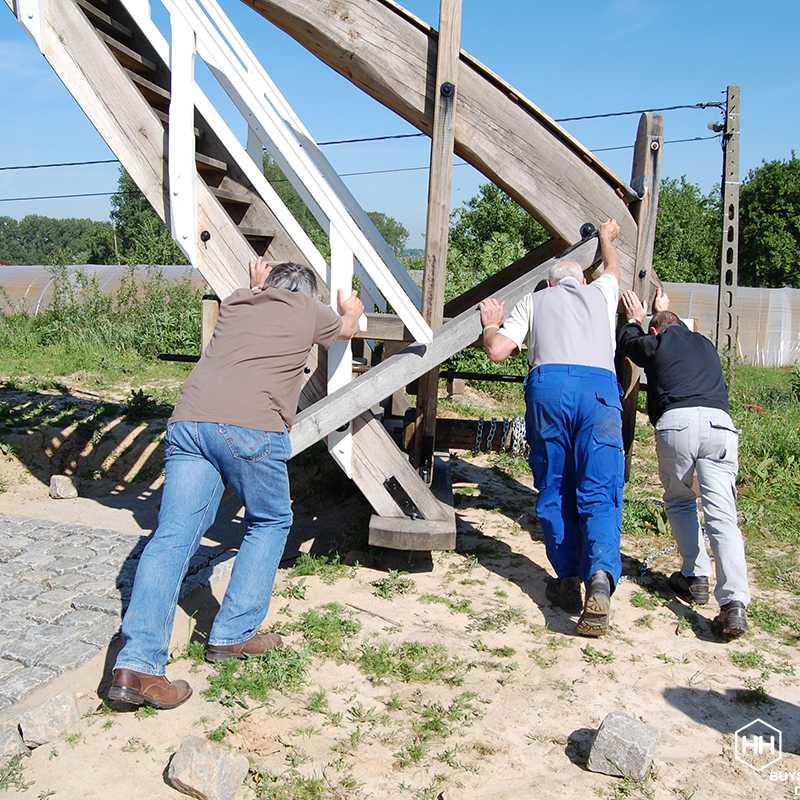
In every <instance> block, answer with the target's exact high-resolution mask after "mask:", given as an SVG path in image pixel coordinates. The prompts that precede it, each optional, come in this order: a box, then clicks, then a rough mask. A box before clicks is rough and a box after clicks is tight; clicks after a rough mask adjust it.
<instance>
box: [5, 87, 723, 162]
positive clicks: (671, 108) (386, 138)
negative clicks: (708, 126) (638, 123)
mask: <svg viewBox="0 0 800 800" xmlns="http://www.w3.org/2000/svg"><path fill="white" fill-rule="evenodd" d="M724 107H725V104H724V103H721V102H719V103H717V102H713V101H708V102H703V103H684V104H682V105H675V106H661V107H660V108H640V109H636V110H633V111H609V112H607V113H605V114H585V115H583V116H579V117H557V118H556V119H555V120H554V121H555V122H575V121H576V120H582V119H605V118H607V117H624V116H629V115H631V114H644V113H646V112H650V111H677V110H679V109H704V108H724ZM420 136H427V134H426V133H394V134H388V135H386V136H363V137H360V138H355V139H329V140H328V141H324V142H317V146H318V147H328V146H330V145H337V144H360V143H362V142H385V141H389V140H393V139H416V138H419V137H420ZM676 141H678V140H676ZM685 141H689V140H685ZM622 149H624V148H623V147H617V148H609V147H606V148H603V149H599V150H595V151H594V152H596V153H602V152H604V151H607V150H622ZM118 163H119V160H118V159H116V158H106V159H98V160H95V161H62V162H57V163H53V164H19V165H16V164H15V165H11V166H2V167H0V172H6V171H8V170H21V169H48V168H50V167H82V166H90V165H92V164H118Z"/></svg>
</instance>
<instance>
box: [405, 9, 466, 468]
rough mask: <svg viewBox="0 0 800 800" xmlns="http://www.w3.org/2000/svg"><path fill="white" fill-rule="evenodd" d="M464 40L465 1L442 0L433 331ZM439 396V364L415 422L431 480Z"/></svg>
mask: <svg viewBox="0 0 800 800" xmlns="http://www.w3.org/2000/svg"><path fill="white" fill-rule="evenodd" d="M460 42H461V0H441V1H440V5H439V37H438V45H439V46H438V48H437V55H436V88H435V91H434V107H433V131H432V132H431V169H430V174H429V177H428V216H427V222H426V226H425V272H424V273H423V278H422V316H423V317H424V318H425V321H426V322H427V323H428V324H429V325H430V326H431V328H432V329H433V330H435V329H436V328H438V327H439V326H440V325H441V324H442V319H443V317H444V310H443V309H444V287H445V283H446V282H447V236H448V232H449V230H450V197H451V193H452V180H453V143H454V140H455V127H456V96H457V94H458V87H457V85H456V80H457V76H458V55H459V52H460V50H461V48H460ZM438 399H439V370H438V368H437V369H433V370H431V371H430V372H429V373H427V374H426V375H423V376H422V377H421V378H420V380H419V390H418V392H417V417H416V420H415V423H414V426H415V434H414V463H415V464H416V465H417V468H418V469H420V471H421V473H422V475H423V477H425V478H426V479H427V480H428V481H430V480H431V479H432V478H433V442H434V437H435V435H436V408H437V405H438Z"/></svg>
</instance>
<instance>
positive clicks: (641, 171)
mask: <svg viewBox="0 0 800 800" xmlns="http://www.w3.org/2000/svg"><path fill="white" fill-rule="evenodd" d="M663 149H664V119H663V117H662V116H661V115H660V114H653V113H646V114H642V116H641V118H640V120H639V128H638V130H637V132H636V144H635V146H634V149H633V166H632V169H631V186H632V187H633V188H634V189H635V190H636V191H637V192H638V193H639V195H640V197H641V199H640V200H639V201H638V202H636V203H634V204H633V205H632V206H631V212H632V214H633V216H634V219H635V220H636V223H637V239H636V265H635V274H634V280H633V284H632V288H633V290H634V291H635V292H636V294H638V295H639V297H640V298H641V300H642V302H643V303H644V304H645V306H649V304H650V302H651V301H652V296H651V295H650V287H651V285H652V284H651V275H654V274H655V273H654V271H653V247H654V245H655V236H656V220H657V217H658V192H659V189H660V186H661V156H662V152H663ZM628 285H631V284H628ZM622 288H625V284H624V283H623V284H622ZM616 361H617V378H618V379H619V382H620V386H622V392H623V396H622V444H623V447H624V449H625V478H626V480H627V478H628V477H629V475H630V467H631V459H632V458H633V444H634V441H635V440H636V405H637V398H638V395H639V378H640V375H641V370H640V369H639V367H637V366H636V365H635V364H634V363H633V362H632V361H631V360H630V359H628V358H622V357H621V355H620V356H619V357H618V358H617V359H616Z"/></svg>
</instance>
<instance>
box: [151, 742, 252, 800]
mask: <svg viewBox="0 0 800 800" xmlns="http://www.w3.org/2000/svg"><path fill="white" fill-rule="evenodd" d="M248 769H249V764H248V761H247V758H245V756H243V755H242V754H241V753H234V752H233V751H231V750H228V749H227V748H224V747H220V746H219V745H218V744H214V743H212V742H209V741H207V740H206V739H202V738H201V737H199V736H187V737H186V738H185V739H184V740H183V741H182V742H181V745H180V747H179V748H178V751H177V752H176V753H175V755H173V756H172V760H171V761H170V762H169V765H168V766H167V770H166V774H165V776H164V778H165V780H166V782H167V783H168V784H169V785H170V786H172V787H173V788H174V789H177V790H178V791H179V792H181V793H182V794H188V795H190V796H191V797H197V798H199V800H233V797H234V796H235V795H236V793H237V792H238V791H239V789H240V787H241V785H242V783H243V782H244V779H245V778H246V777H247V771H248Z"/></svg>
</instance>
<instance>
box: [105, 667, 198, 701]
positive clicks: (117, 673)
mask: <svg viewBox="0 0 800 800" xmlns="http://www.w3.org/2000/svg"><path fill="white" fill-rule="evenodd" d="M191 696H192V687H191V686H189V684H188V683H186V681H172V682H170V681H168V680H167V679H166V678H165V677H164V676H163V675H148V674H147V673H145V672H136V671H135V670H132V669H115V670H114V680H113V681H112V682H111V687H110V688H109V690H108V699H109V700H115V701H117V702H118V703H128V704H130V705H133V706H144V705H147V706H154V707H155V708H162V709H167V708H177V707H178V706H179V705H181V704H182V703H185V702H186V701H187V700H188V699H189V698H190V697H191Z"/></svg>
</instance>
